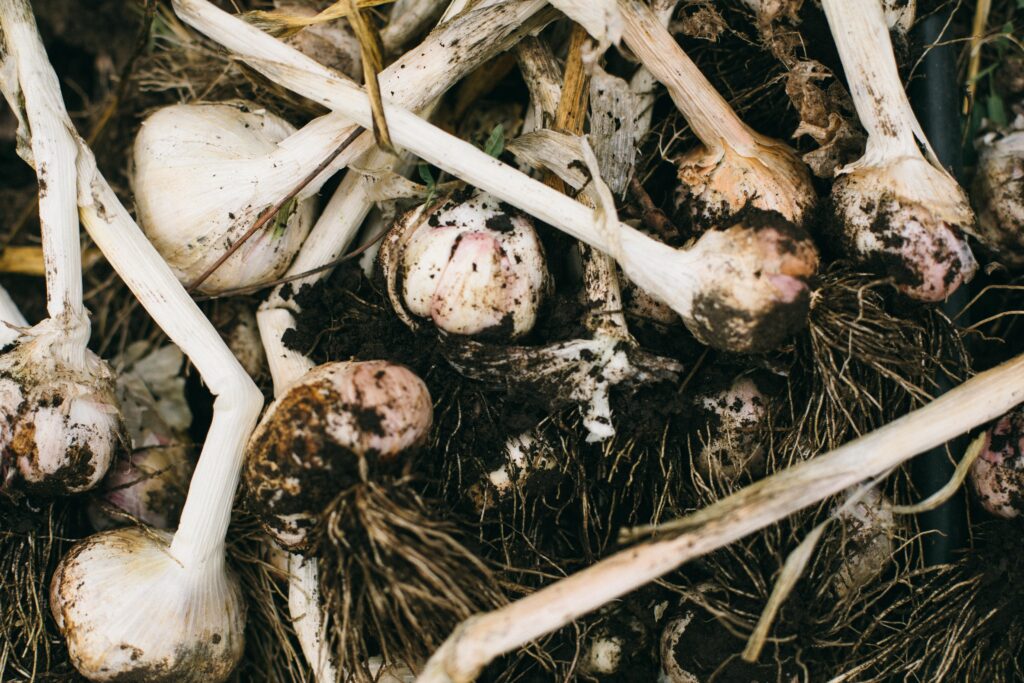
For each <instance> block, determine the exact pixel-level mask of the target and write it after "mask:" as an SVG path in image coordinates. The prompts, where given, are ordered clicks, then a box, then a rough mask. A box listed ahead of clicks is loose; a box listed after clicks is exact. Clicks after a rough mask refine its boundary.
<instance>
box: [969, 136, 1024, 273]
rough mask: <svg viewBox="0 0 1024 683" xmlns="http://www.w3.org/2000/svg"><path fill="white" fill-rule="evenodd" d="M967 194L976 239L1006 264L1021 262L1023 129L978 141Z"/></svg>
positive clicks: (1017, 265) (1023, 254)
mask: <svg viewBox="0 0 1024 683" xmlns="http://www.w3.org/2000/svg"><path fill="white" fill-rule="evenodd" d="M979 147H980V150H979V151H980V154H979V157H978V167H977V171H976V173H975V175H974V184H973V185H972V187H971V198H972V199H973V201H974V208H975V209H976V210H977V212H978V239H979V240H980V241H981V242H982V244H984V245H985V246H986V247H987V248H988V249H989V250H991V252H992V257H993V258H994V259H995V260H996V261H999V262H1000V263H1003V264H1005V265H1006V266H1008V267H1010V268H1020V267H1022V266H1024V130H1017V131H1013V132H1010V133H1007V134H1006V135H1001V136H1000V135H996V134H993V135H989V136H986V137H985V138H984V139H983V140H982V141H981V143H980V145H979Z"/></svg>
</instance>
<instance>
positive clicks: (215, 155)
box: [131, 102, 321, 294]
mask: <svg viewBox="0 0 1024 683" xmlns="http://www.w3.org/2000/svg"><path fill="white" fill-rule="evenodd" d="M312 126H313V124H310V126H309V127H307V128H306V129H304V131H305V132H302V133H296V132H295V129H294V128H292V127H291V126H290V125H289V124H288V123H287V122H285V121H284V120H283V119H280V118H278V117H277V116H274V115H273V114H271V113H269V112H267V111H266V110H264V109H259V108H257V107H255V106H254V105H248V104H245V103H241V102H236V103H212V104H207V103H203V104H176V105H171V106H168V107H164V108H163V109H160V110H158V111H157V112H155V113H153V114H151V115H150V116H149V117H148V118H147V119H146V120H145V121H143V123H142V128H140V129H139V133H138V135H137V136H136V138H135V145H134V150H133V156H132V159H133V169H132V178H131V180H132V189H133V190H134V194H135V205H136V209H137V211H138V216H139V223H140V224H141V225H142V229H143V230H145V231H146V235H147V237H149V239H150V241H151V242H152V243H153V246H155V247H156V248H157V251H159V252H160V254H161V255H162V256H163V257H164V259H165V260H166V261H167V263H168V264H169V265H170V266H171V268H173V269H174V271H175V273H176V274H177V275H178V279H180V280H181V281H182V282H183V283H185V284H190V283H192V282H195V281H196V280H197V279H198V278H200V277H201V276H203V275H204V274H205V273H206V272H207V271H209V270H210V269H211V268H212V267H213V266H214V265H215V264H216V263H217V261H218V260H219V259H220V258H222V257H223V255H224V254H225V253H226V252H227V251H228V250H229V249H231V248H232V246H233V245H234V243H235V242H236V241H238V240H239V239H241V237H242V235H243V234H244V233H245V232H246V231H248V230H249V227H250V226H251V225H252V223H253V221H255V220H256V218H257V216H258V215H259V214H260V213H261V212H262V211H264V210H265V209H266V207H267V206H268V202H267V200H266V198H267V197H274V196H276V195H277V194H278V193H279V192H280V190H281V188H285V189H290V188H291V187H292V186H293V185H294V183H295V182H296V180H297V179H299V178H302V177H303V175H304V170H305V169H306V167H307V165H308V163H309V159H310V158H316V159H319V157H320V155H321V148H320V147H319V146H318V145H314V146H309V145H308V144H306V143H305V142H304V140H305V139H306V136H307V135H308V134H309V133H310V130H311V127H312ZM306 172H307V173H308V171H306ZM318 189H319V185H317V184H316V183H314V184H312V185H310V186H307V188H306V189H305V190H304V191H303V193H302V194H300V196H299V197H297V198H296V200H295V201H294V202H293V203H292V205H291V206H290V207H289V206H286V207H285V208H283V209H282V210H281V212H280V214H279V215H278V217H277V218H276V219H275V220H274V221H272V222H270V223H269V224H268V225H267V226H266V227H265V228H263V229H261V230H260V231H258V232H257V233H256V234H254V235H252V237H250V238H249V239H248V240H246V241H245V243H244V244H242V245H241V246H240V247H239V248H238V249H237V251H236V252H235V253H234V254H232V255H231V256H230V257H229V258H228V259H227V260H226V261H224V262H223V263H221V264H220V265H219V266H218V267H217V269H216V270H215V271H214V272H213V273H212V274H211V275H210V276H209V277H208V278H206V280H204V281H203V282H202V284H201V285H200V286H199V289H200V291H202V292H204V293H207V294H216V293H218V292H222V291H224V290H228V289H231V288H235V287H249V286H253V285H259V284H262V283H264V282H267V281H269V280H273V279H275V278H277V277H278V276H280V275H281V273H283V272H284V270H285V269H286V268H287V267H288V264H289V263H291V261H292V258H293V257H294V256H295V252H296V251H298V249H299V247H300V246H301V245H302V242H303V240H304V239H305V238H306V235H307V234H309V230H310V228H311V227H312V224H313V211H314V197H313V193H315V192H316V191H317V190H318Z"/></svg>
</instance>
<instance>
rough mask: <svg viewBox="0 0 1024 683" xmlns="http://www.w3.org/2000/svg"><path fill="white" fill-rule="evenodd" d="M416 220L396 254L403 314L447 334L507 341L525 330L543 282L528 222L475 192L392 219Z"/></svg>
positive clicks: (538, 248) (539, 249)
mask: <svg viewBox="0 0 1024 683" xmlns="http://www.w3.org/2000/svg"><path fill="white" fill-rule="evenodd" d="M417 218H418V219H419V223H418V224H417V225H416V226H414V227H413V226H405V228H406V229H409V230H410V232H409V234H408V238H407V241H406V243H405V246H404V249H403V251H402V255H401V259H402V275H403V278H402V298H403V301H404V303H405V306H406V307H407V309H408V311H409V312H410V313H412V314H413V315H416V316H419V317H421V318H430V319H431V320H433V321H434V324H435V325H437V326H438V327H439V328H441V329H442V330H444V331H445V332H449V333H451V334H459V335H492V336H498V337H501V338H503V339H507V340H513V339H517V338H519V337H522V336H523V335H525V334H526V333H528V332H529V331H530V330H531V329H533V326H534V323H535V322H536V320H537V313H538V309H539V308H540V305H541V302H542V300H543V298H544V296H545V295H546V293H547V291H548V288H549V287H550V278H549V275H548V270H547V265H546V260H545V257H544V248H543V246H542V245H541V243H540V239H539V238H538V236H537V233H536V231H535V230H534V228H533V222H532V221H531V220H530V218H529V217H527V216H526V215H524V214H521V213H519V212H518V211H516V210H514V209H512V208H511V207H508V206H505V205H502V204H501V203H499V202H498V200H496V199H494V198H493V197H491V196H490V195H487V194H483V193H477V194H475V195H473V196H472V197H470V198H469V199H466V200H463V201H457V200H448V201H446V202H445V203H444V204H442V205H441V206H440V207H439V208H438V209H436V210H434V211H432V212H429V213H418V212H415V211H414V212H410V213H408V214H406V215H405V216H404V217H403V218H401V219H399V222H401V221H409V220H416V219H417Z"/></svg>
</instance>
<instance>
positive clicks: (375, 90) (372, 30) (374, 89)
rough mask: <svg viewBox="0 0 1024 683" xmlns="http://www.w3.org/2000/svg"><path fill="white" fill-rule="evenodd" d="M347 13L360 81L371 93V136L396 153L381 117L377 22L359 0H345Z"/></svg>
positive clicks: (381, 67)
mask: <svg viewBox="0 0 1024 683" xmlns="http://www.w3.org/2000/svg"><path fill="white" fill-rule="evenodd" d="M347 2H348V7H349V13H348V15H347V18H348V22H349V25H351V26H352V31H353V32H354V33H355V34H356V38H357V39H358V40H359V52H360V54H361V56H362V61H363V81H364V82H365V85H366V93H367V95H369V97H370V111H371V112H372V113H373V137H374V138H375V139H376V140H377V146H378V147H380V148H381V149H383V150H385V151H388V152H391V153H392V154H394V153H395V146H394V144H393V143H392V142H391V133H389V132H388V122H387V119H386V118H385V117H384V103H383V102H382V101H381V99H380V83H379V81H378V80H377V74H379V73H380V72H381V70H383V68H384V57H383V55H382V50H381V43H380V33H378V32H377V28H376V26H374V24H373V23H372V22H371V21H369V20H368V19H367V18H366V17H365V16H364V15H363V13H362V12H361V11H360V10H359V0H347Z"/></svg>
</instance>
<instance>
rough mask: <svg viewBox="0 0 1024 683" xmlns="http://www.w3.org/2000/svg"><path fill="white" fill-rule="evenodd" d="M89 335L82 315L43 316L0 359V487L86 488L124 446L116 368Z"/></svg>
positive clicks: (52, 492)
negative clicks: (70, 320) (75, 318)
mask: <svg viewBox="0 0 1024 683" xmlns="http://www.w3.org/2000/svg"><path fill="white" fill-rule="evenodd" d="M72 334H73V335H75V336H74V337H72V336H70V335H72ZM88 336H89V326H88V323H87V322H85V321H84V320H82V321H81V323H80V324H76V325H71V326H69V325H67V324H66V323H65V322H61V321H60V320H59V319H54V318H48V319H46V320H44V321H43V322H41V323H39V324H37V325H35V326H34V327H32V328H29V329H27V330H24V332H23V333H22V334H21V335H20V336H19V337H18V339H17V341H16V342H15V345H14V346H13V347H12V348H11V349H10V350H8V351H7V353H5V354H3V355H2V356H0V452H2V454H3V455H2V461H0V473H2V479H0V487H2V488H4V489H6V488H8V487H16V488H23V489H25V490H28V491H30V492H33V493H40V494H48V495H62V494H67V493H78V492H81V491H86V490H88V489H90V488H92V487H93V486H95V485H96V484H97V483H98V482H99V481H100V480H101V479H102V478H103V475H104V474H106V472H107V468H108V467H110V463H111V462H112V461H113V459H114V457H115V455H116V454H117V453H118V452H119V451H120V450H121V449H123V448H124V447H125V445H126V444H127V439H126V437H125V434H124V425H123V422H122V419H121V414H120V412H119V408H118V401H117V396H116V395H115V393H114V375H113V372H112V371H111V370H110V367H109V366H108V365H107V364H106V363H104V362H103V361H102V360H101V359H99V358H98V357H96V355H95V354H93V353H92V351H89V350H88V349H86V348H85V342H86V340H87V339H88Z"/></svg>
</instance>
